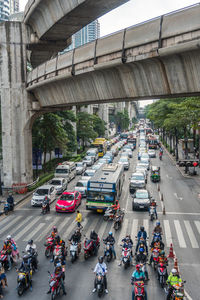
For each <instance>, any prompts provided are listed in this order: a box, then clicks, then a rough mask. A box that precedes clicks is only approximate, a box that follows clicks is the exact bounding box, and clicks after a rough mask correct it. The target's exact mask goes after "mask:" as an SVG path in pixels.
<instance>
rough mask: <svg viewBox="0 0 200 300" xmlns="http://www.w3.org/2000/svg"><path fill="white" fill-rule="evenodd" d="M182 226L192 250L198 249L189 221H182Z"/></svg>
mask: <svg viewBox="0 0 200 300" xmlns="http://www.w3.org/2000/svg"><path fill="white" fill-rule="evenodd" d="M184 224H185V228H186V230H187V233H188V236H189V239H190V242H191V245H192V248H199V245H198V242H197V240H196V238H195V235H194V232H193V230H192V227H191V224H190V222H189V221H184Z"/></svg>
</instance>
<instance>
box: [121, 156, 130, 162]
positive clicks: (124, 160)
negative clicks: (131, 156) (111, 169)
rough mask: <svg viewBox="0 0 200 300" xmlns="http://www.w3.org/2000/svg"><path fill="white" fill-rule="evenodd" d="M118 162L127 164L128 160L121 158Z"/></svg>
mask: <svg viewBox="0 0 200 300" xmlns="http://www.w3.org/2000/svg"><path fill="white" fill-rule="evenodd" d="M119 162H128V160H127V158H125V157H122V158H120V160H119Z"/></svg>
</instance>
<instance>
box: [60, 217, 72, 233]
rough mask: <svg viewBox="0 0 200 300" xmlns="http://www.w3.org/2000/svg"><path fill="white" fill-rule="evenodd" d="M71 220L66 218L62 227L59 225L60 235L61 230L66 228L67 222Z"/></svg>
mask: <svg viewBox="0 0 200 300" xmlns="http://www.w3.org/2000/svg"><path fill="white" fill-rule="evenodd" d="M69 220H70V219H68V218H65V219H64V221H62V223H61V224H60V225H58V232H59V233H60V232H61V230H62V229H63V228H64V227H65V225H66V224H67V222H68V221H69Z"/></svg>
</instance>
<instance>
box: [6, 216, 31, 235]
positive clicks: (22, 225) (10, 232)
mask: <svg viewBox="0 0 200 300" xmlns="http://www.w3.org/2000/svg"><path fill="white" fill-rule="evenodd" d="M31 218H32V216H29V217H27V218H26V219H24V221H23V222H22V223H21V222H20V223H19V226H17V227H16V226H15V227H14V228H13V229H12V230H11V231H9V234H10V235H14V234H15V232H17V230H19V229H20V228H21V227H22V230H21V231H23V228H24V225H25V224H26V223H27V222H29V220H30V219H31ZM25 228H26V226H25ZM21 231H20V232H21ZM16 236H17V235H16ZM15 239H16V237H15Z"/></svg>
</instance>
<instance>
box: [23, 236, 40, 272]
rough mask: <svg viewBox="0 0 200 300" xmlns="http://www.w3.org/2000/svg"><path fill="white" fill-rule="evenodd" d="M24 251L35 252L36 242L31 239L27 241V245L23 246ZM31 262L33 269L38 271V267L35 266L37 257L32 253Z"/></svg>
mask: <svg viewBox="0 0 200 300" xmlns="http://www.w3.org/2000/svg"><path fill="white" fill-rule="evenodd" d="M25 251H26V252H27V253H28V254H32V252H33V253H37V249H36V244H34V243H33V240H30V241H28V244H27V246H26V248H25ZM29 262H30V259H29ZM32 264H33V265H34V269H35V271H36V272H37V271H38V268H37V258H36V256H34V255H33V256H32Z"/></svg>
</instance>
